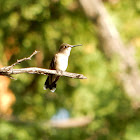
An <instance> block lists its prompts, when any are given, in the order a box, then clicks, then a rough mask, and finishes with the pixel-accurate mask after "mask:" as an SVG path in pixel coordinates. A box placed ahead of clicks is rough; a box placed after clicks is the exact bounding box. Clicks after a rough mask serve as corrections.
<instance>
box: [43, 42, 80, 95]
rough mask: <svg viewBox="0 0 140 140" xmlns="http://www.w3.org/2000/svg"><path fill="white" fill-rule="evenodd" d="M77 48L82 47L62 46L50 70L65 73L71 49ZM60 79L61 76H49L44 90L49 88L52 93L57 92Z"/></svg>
mask: <svg viewBox="0 0 140 140" xmlns="http://www.w3.org/2000/svg"><path fill="white" fill-rule="evenodd" d="M76 46H82V45H69V44H67V43H63V44H61V45H60V48H59V51H58V52H57V53H56V54H55V55H54V57H53V58H52V61H51V63H50V67H49V68H50V69H51V70H56V71H58V72H63V71H65V70H66V69H67V66H68V59H69V56H70V52H71V49H72V48H74V47H76ZM59 78H60V76H58V75H55V74H49V75H48V77H47V79H46V82H45V84H44V90H46V89H47V88H49V89H50V91H51V92H55V90H56V82H57V81H58V79H59Z"/></svg>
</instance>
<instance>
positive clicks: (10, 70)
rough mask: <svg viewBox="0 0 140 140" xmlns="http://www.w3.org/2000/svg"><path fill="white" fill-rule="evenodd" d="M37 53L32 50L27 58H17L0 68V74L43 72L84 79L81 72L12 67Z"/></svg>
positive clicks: (44, 73)
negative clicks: (9, 64)
mask: <svg viewBox="0 0 140 140" xmlns="http://www.w3.org/2000/svg"><path fill="white" fill-rule="evenodd" d="M37 53H38V51H34V52H33V53H32V54H31V55H30V56H29V57H27V58H26V57H25V58H23V59H20V60H17V62H15V63H14V64H12V65H11V66H7V67H3V68H0V75H3V76H8V77H10V78H12V79H13V77H12V76H11V74H21V73H29V74H43V75H47V74H55V75H59V76H66V77H70V78H77V79H86V77H85V76H83V75H82V74H77V73H70V72H60V71H56V70H50V69H43V68H37V67H30V68H21V69H13V67H14V66H15V65H17V64H19V63H21V62H23V61H26V60H31V58H32V57H33V56H34V55H35V54H37Z"/></svg>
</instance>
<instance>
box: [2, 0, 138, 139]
mask: <svg viewBox="0 0 140 140" xmlns="http://www.w3.org/2000/svg"><path fill="white" fill-rule="evenodd" d="M105 5H106V8H107V9H108V11H109V13H110V15H111V18H112V20H113V22H114V24H115V25H116V27H117V28H118V30H119V32H120V34H121V37H122V39H123V41H124V42H125V43H126V44H131V45H133V46H134V47H136V50H137V55H136V60H137V62H138V63H139V64H140V58H139V57H138V56H139V54H140V37H139V34H140V28H139V25H140V16H139V13H140V6H139V5H140V3H139V1H138V0H134V1H133V2H132V1H131V0H125V1H119V2H117V3H116V4H113V5H111V4H110V3H106V4H105ZM62 42H66V43H69V44H83V46H82V47H77V48H74V49H73V50H72V52H71V56H70V59H69V67H68V71H70V72H75V73H83V74H84V75H85V76H87V77H88V79H86V80H79V79H70V78H66V77H62V78H60V80H59V82H58V85H57V90H56V93H50V92H49V91H48V90H47V91H44V90H43V85H44V82H45V80H46V77H47V76H43V75H29V74H20V75H16V76H14V77H16V78H17V80H16V81H14V80H11V85H10V88H11V89H12V91H13V93H14V94H15V96H16V102H15V104H14V105H13V107H12V108H13V115H14V116H17V118H19V119H20V120H23V121H24V122H27V123H13V122H8V121H4V120H0V139H1V140H9V139H10V140H47V139H54V140H58V139H61V140H66V139H70V140H82V139H83V140H84V139H98V140H122V139H123V140H132V139H133V140H138V139H139V138H140V134H139V130H140V127H139V126H140V112H139V110H134V108H133V107H132V104H131V101H130V99H129V98H128V97H127V96H126V94H125V92H124V90H123V88H122V86H121V83H119V82H118V81H117V73H118V67H117V66H118V62H117V60H116V59H112V60H111V61H108V60H107V59H106V58H105V56H104V54H103V52H102V51H101V50H100V49H99V48H98V45H99V44H100V42H98V36H97V34H96V31H95V27H94V25H93V23H92V22H91V21H89V19H88V18H87V17H86V16H85V14H84V13H83V11H82V8H81V7H80V5H79V4H78V1H74V0H69V1H68V0H61V1H59V0H39V1H38V0H24V1H20V0H0V52H1V53H0V60H1V63H2V64H3V65H10V64H12V63H13V62H15V61H16V60H17V59H20V58H23V57H27V56H29V55H30V54H31V53H32V52H33V51H34V50H39V51H40V53H39V54H38V55H36V56H35V57H33V58H32V60H31V61H26V62H23V63H21V64H20V65H18V66H16V67H17V68H22V67H30V66H37V67H44V68H48V67H49V63H50V61H51V58H52V56H53V54H54V53H55V52H56V51H57V50H58V47H59V45H60V44H61V43H62ZM61 108H65V109H67V110H68V111H69V113H70V117H79V116H84V115H89V116H92V117H93V121H92V122H91V123H90V124H89V125H88V126H86V127H83V128H73V129H72V128H71V129H65V130H61V129H54V128H49V127H43V126H40V125H39V123H40V122H41V121H42V120H43V121H44V120H50V119H51V118H52V116H53V115H54V114H56V112H58V110H59V109H61ZM28 122H33V123H31V124H30V123H29V124H28Z"/></svg>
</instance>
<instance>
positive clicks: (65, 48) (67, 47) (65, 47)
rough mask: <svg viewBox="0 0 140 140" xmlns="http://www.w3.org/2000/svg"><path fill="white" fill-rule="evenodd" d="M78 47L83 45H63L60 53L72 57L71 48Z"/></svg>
mask: <svg viewBox="0 0 140 140" xmlns="http://www.w3.org/2000/svg"><path fill="white" fill-rule="evenodd" d="M76 46H82V45H70V44H67V43H63V44H61V46H60V49H59V52H62V53H64V54H66V55H70V51H71V48H73V47H76Z"/></svg>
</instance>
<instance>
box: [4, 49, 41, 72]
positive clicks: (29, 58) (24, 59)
mask: <svg viewBox="0 0 140 140" xmlns="http://www.w3.org/2000/svg"><path fill="white" fill-rule="evenodd" d="M38 52H39V51H36V50H35V51H34V52H33V53H32V54H31V55H30V56H29V57H27V58H26V57H25V58H22V59H19V60H17V62H15V63H14V64H12V65H11V66H7V67H4V68H3V69H8V70H9V69H11V68H13V67H14V66H15V65H17V64H20V63H21V62H23V61H26V60H31V58H32V57H33V56H34V55H36V54H37V53H38Z"/></svg>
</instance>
